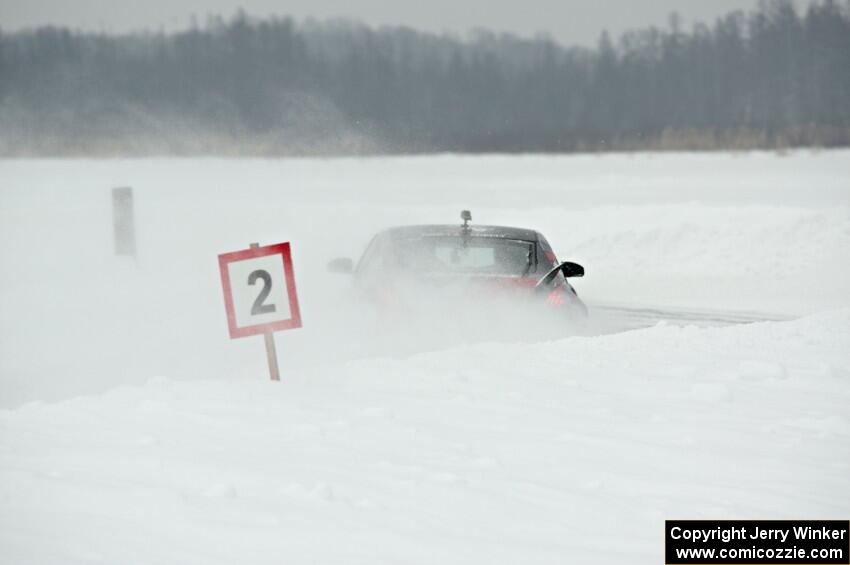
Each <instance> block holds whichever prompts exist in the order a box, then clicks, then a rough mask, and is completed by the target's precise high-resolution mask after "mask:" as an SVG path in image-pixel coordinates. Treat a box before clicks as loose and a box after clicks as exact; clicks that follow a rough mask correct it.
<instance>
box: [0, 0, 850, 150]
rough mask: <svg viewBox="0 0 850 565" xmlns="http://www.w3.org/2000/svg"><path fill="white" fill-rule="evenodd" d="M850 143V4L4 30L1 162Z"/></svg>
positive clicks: (0, 44) (241, 17)
mask: <svg viewBox="0 0 850 565" xmlns="http://www.w3.org/2000/svg"><path fill="white" fill-rule="evenodd" d="M846 145H850V1H845V2H843V3H841V2H836V1H830V0H826V1H817V2H814V3H812V4H810V5H809V6H808V7H807V8H806V9H805V10H804V11H802V12H800V11H798V10H796V9H795V7H794V4H793V3H792V2H790V1H783V0H774V1H766V2H763V3H761V4H760V5H759V8H758V9H757V10H755V11H752V12H750V13H741V12H736V13H731V14H728V15H726V16H725V17H722V18H720V19H718V20H717V21H715V22H714V23H713V24H710V25H708V24H696V25H693V26H688V27H687V29H685V26H684V25H683V24H682V23H681V19H680V18H679V17H678V16H677V15H676V14H673V15H671V16H670V19H669V22H667V24H666V25H665V26H664V28H663V29H662V28H649V29H643V30H639V31H632V32H629V33H626V34H624V35H622V36H621V37H619V38H617V39H614V38H611V37H609V35H608V34H607V33H602V34H601V37H600V39H599V42H598V45H597V47H596V48H593V49H590V48H578V47H571V48H566V47H563V46H561V45H558V44H557V43H555V42H554V41H552V40H551V39H549V38H547V37H542V36H541V37H537V38H534V39H523V38H519V37H515V36H512V35H507V34H495V33H491V32H487V31H476V32H473V33H471V34H470V35H469V36H468V37H465V38H458V37H455V36H451V35H437V34H430V33H421V32H417V31H414V30H412V29H409V28H402V27H394V28H380V29H371V28H369V27H365V26H363V25H359V24H356V23H352V22H335V21H332V22H324V23H317V22H313V21H306V22H295V21H293V20H292V19H289V18H280V19H278V18H274V19H254V18H251V17H249V16H247V15H245V14H244V13H241V12H240V13H238V14H237V15H235V16H234V17H232V18H230V19H227V20H225V19H222V18H214V17H211V18H208V19H207V21H206V22H205V23H204V24H203V25H198V24H197V23H193V24H192V25H191V26H190V27H189V28H188V29H186V30H185V31H181V32H175V33H134V34H123V35H111V34H104V33H91V32H78V31H72V30H69V29H63V28H56V27H45V28H40V29H34V30H27V31H18V32H13V33H9V32H0V154H1V155H6V156H10V155H151V154H221V155H331V154H378V153H418V152H433V151H460V152H519V151H551V152H568V151H605V150H638V149H640V150H643V149H689V150H691V149H696V150H699V149H750V148H786V147H797V146H823V147H830V146H846Z"/></svg>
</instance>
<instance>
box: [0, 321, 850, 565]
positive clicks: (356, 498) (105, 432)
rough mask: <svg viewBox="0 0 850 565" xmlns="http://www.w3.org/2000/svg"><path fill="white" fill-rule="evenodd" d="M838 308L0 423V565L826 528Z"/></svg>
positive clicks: (831, 511) (486, 351) (146, 396)
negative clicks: (757, 527)
mask: <svg viewBox="0 0 850 565" xmlns="http://www.w3.org/2000/svg"><path fill="white" fill-rule="evenodd" d="M848 350H850V311H848V310H843V311H839V312H835V313H830V314H822V315H818V316H812V317H808V318H804V319H801V320H797V321H792V322H768V323H761V324H753V325H745V326H731V327H724V328H707V329H700V328H694V327H676V326H670V325H664V324H660V325H658V326H656V327H653V328H649V329H646V330H640V331H633V332H627V333H622V334H617V335H609V336H600V337H574V338H568V339H564V340H560V341H555V342H549V343H539V344H534V345H522V344H516V345H506V346H504V345H503V346H494V345H488V344H481V345H477V346H472V347H465V348H460V349H455V350H449V351H444V352H438V353H430V354H423V355H419V356H415V357H412V358H410V359H404V360H398V359H371V360H362V361H357V362H350V363H347V364H343V365H340V366H337V367H335V368H333V369H315V370H313V371H305V372H303V373H298V374H294V375H289V377H288V378H287V380H286V382H284V383H281V384H277V385H275V384H272V383H266V382H262V381H257V382H251V383H246V382H240V383H235V382H225V381H207V382H193V383H180V382H174V381H170V380H167V379H154V380H151V381H150V382H148V383H147V384H146V385H145V386H141V387H124V388H119V389H116V390H113V391H111V392H109V393H106V394H103V395H100V396H95V397H84V398H77V399H73V400H68V401H64V402H60V403H56V404H40V403H35V404H28V405H26V406H23V407H21V408H19V409H15V410H8V411H3V412H0V430H2V434H1V435H0V441H2V444H0V449H2V451H0V453H2V466H0V500H2V505H0V547H2V554H3V557H4V561H6V562H10V563H42V564H45V563H64V564H67V563H98V562H103V563H118V562H120V563H148V564H155V563H163V564H170V563H175V562H180V563H187V564H191V563H199V564H201V563H202V564H204V565H210V564H214V563H223V564H224V563H234V562H244V563H283V562H285V563H313V562H315V563H347V564H350V563H364V564H365V563H435V562H437V563H463V564H468V563H520V562H523V563H564V562H574V561H583V562H594V563H615V562H622V561H623V559H624V558H625V559H627V560H628V561H629V562H632V563H647V564H649V563H659V562H660V560H661V559H662V558H663V557H662V551H663V547H662V542H661V535H660V533H659V532H660V531H661V528H662V521H663V520H664V519H665V518H671V517H686V518H742V517H744V518H787V517H789V516H795V517H814V516H816V517H818V518H834V519H843V518H846V516H847V514H848V512H850V504H848V497H847V496H845V495H846V493H848V492H850V459H848V455H847V454H848V453H850V450H848V447H850V419H848V415H847V406H848V402H850V364H848V359H847V353H846V352H847V351H848Z"/></svg>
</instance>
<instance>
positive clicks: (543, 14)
mask: <svg viewBox="0 0 850 565" xmlns="http://www.w3.org/2000/svg"><path fill="white" fill-rule="evenodd" d="M755 4H756V0H601V1H592V0H350V1H347V2H346V1H335V0H289V1H287V2H281V1H275V0H236V1H234V0H0V27H2V29H3V30H6V31H10V30H15V29H20V28H23V27H33V26H38V25H43V24H63V25H68V26H71V27H74V28H82V29H88V30H98V31H127V30H138V29H160V28H164V29H167V30H171V29H179V28H184V27H186V26H187V25H188V24H189V21H190V17H191V16H192V14H194V15H196V16H197V17H198V20H199V21H200V22H203V20H204V18H205V16H206V15H207V14H219V15H225V16H229V15H232V14H233V13H235V11H236V10H237V9H238V8H240V7H241V8H244V9H245V11H246V12H248V14H250V15H254V16H266V15H270V14H277V15H291V16H294V17H295V18H297V19H299V20H300V19H304V18H307V17H315V18H320V19H326V18H333V17H344V18H350V19H356V20H359V21H362V22H364V23H367V24H370V25H385V24H388V25H406V26H410V27H413V28H417V29H421V30H428V31H437V32H439V31H450V32H455V33H464V32H466V31H468V30H470V29H472V28H475V27H484V28H489V29H493V30H496V31H510V32H514V33H517V34H520V35H523V36H531V35H534V34H536V33H538V32H544V33H548V34H550V35H551V36H552V37H554V38H555V39H556V40H558V41H559V42H561V43H564V44H584V45H589V44H594V43H595V42H596V40H597V38H598V37H599V33H600V32H601V31H602V30H603V29H606V28H607V29H608V30H609V31H610V32H612V33H613V34H614V35H615V36H616V35H618V34H619V33H620V32H622V31H624V30H627V29H632V28H642V27H647V26H649V25H666V23H667V19H668V15H669V14H670V12H672V11H674V10H676V11H678V12H679V14H680V15H681V16H682V18H683V21H684V23H685V25H686V26H688V27H689V26H690V25H691V24H692V23H694V22H695V21H704V22H708V23H710V22H713V21H714V18H716V17H717V16H718V15H720V14H724V13H726V12H729V11H733V10H749V9H751V8H753V7H754V5H755Z"/></svg>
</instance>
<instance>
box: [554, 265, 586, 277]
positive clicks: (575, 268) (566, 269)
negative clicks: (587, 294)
mask: <svg viewBox="0 0 850 565" xmlns="http://www.w3.org/2000/svg"><path fill="white" fill-rule="evenodd" d="M558 266H559V267H560V268H561V272H562V273H564V276H565V277H567V278H571V277H583V276H584V267H582V266H581V265H579V264H578V263H571V262H570V261H564V262H563V263H561V264H560V265H558Z"/></svg>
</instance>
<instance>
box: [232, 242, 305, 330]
mask: <svg viewBox="0 0 850 565" xmlns="http://www.w3.org/2000/svg"><path fill="white" fill-rule="evenodd" d="M218 267H219V271H220V273H221V286H222V289H223V290H224V305H225V309H226V310H227V326H228V328H229V330H230V337H231V338H237V337H246V336H249V335H257V334H266V333H271V332H276V331H280V330H291V329H294V328H300V327H301V312H300V311H299V309H298V295H297V294H296V291H295V274H294V273H293V271H292V255H291V254H290V251H289V243H288V242H287V243H278V244H275V245H267V246H265V247H259V246H258V247H252V248H251V249H243V250H242V251H234V252H231V253H222V254H221V255H219V256H218Z"/></svg>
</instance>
